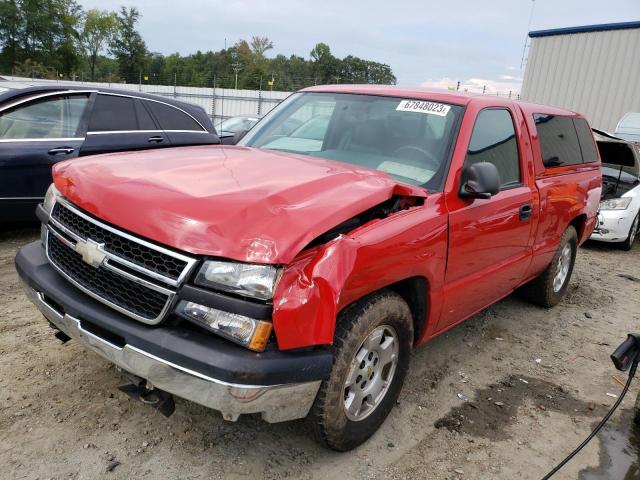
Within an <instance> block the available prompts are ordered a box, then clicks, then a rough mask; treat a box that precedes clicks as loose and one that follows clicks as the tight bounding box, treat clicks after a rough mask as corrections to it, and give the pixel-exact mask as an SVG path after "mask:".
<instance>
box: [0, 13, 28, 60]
mask: <svg viewBox="0 0 640 480" xmlns="http://www.w3.org/2000/svg"><path fill="white" fill-rule="evenodd" d="M23 23H24V22H23V21H22V18H21V15H20V7H19V5H18V2H17V1H16V0H2V1H0V47H1V48H0V69H2V70H5V71H9V70H11V68H12V67H13V66H14V65H15V64H16V62H17V61H18V60H19V57H20V50H21V47H22V45H21V41H22V27H23Z"/></svg>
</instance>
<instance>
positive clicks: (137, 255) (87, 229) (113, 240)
mask: <svg viewBox="0 0 640 480" xmlns="http://www.w3.org/2000/svg"><path fill="white" fill-rule="evenodd" d="M51 216H52V217H53V218H54V219H55V220H57V221H58V222H60V223H61V224H62V225H64V226H65V227H67V228H68V229H69V230H71V231H72V232H73V233H75V234H77V235H78V236H80V237H82V238H84V239H87V238H91V239H92V240H94V241H96V242H98V243H104V249H105V250H106V251H107V252H110V253H113V254H114V255H118V256H119V257H122V258H123V259H126V260H128V261H130V262H132V263H135V264H136V265H139V266H141V267H144V268H148V269H149V270H152V271H154V272H156V273H159V274H160V275H164V276H166V277H168V278H171V279H173V280H177V279H178V278H179V277H180V274H181V273H182V272H183V271H184V269H185V268H186V267H187V261H185V260H180V259H179V258H176V257H173V256H170V255H167V254H164V253H162V252H159V251H157V250H154V249H151V248H149V247H146V246H144V245H141V244H140V243H138V242H135V241H133V240H130V239H128V238H125V237H123V236H121V235H118V234H117V233H114V232H113V231H111V230H107V229H106V228H103V227H101V226H99V225H96V224H95V223H94V222H92V221H90V220H88V219H87V218H86V217H83V216H80V215H78V214H76V213H74V212H73V211H72V210H70V209H69V208H67V207H65V206H63V205H62V204H61V203H56V204H55V205H54V207H53V211H52V213H51Z"/></svg>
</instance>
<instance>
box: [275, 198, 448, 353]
mask: <svg viewBox="0 0 640 480" xmlns="http://www.w3.org/2000/svg"><path fill="white" fill-rule="evenodd" d="M425 200H426V201H425V204H424V205H421V206H416V207H413V208H409V209H406V210H401V211H398V212H396V213H393V214H391V215H389V216H388V217H386V218H382V219H376V220H373V221H371V222H369V223H367V224H365V225H362V226H361V227H358V228H356V229H355V230H354V231H352V232H349V233H347V234H345V235H340V236H338V237H337V238H335V239H333V240H331V241H328V242H327V243H324V244H323V245H319V246H316V247H313V248H311V249H308V250H305V251H303V252H302V253H300V254H299V255H298V257H296V259H295V260H294V261H293V262H292V263H290V264H289V265H288V266H287V267H286V268H285V269H284V271H283V274H282V277H281V279H280V281H279V283H278V286H277V288H276V292H275V295H274V299H273V326H274V331H275V336H276V339H277V341H278V348H279V349H280V350H289V349H295V348H304V347H309V346H314V345H328V344H331V343H332V342H333V336H334V330H335V323H336V319H337V318H338V315H339V313H340V311H341V310H342V309H343V308H344V307H346V306H347V305H349V304H351V303H352V302H354V301H356V300H358V299H360V298H362V297H364V296H366V295H367V294H369V293H371V292H374V291H376V290H379V289H381V288H385V287H387V286H389V285H392V284H394V283H396V282H399V281H402V280H406V279H409V278H412V277H422V278H424V279H425V280H426V282H427V284H428V285H429V289H428V291H426V292H424V295H426V296H427V303H428V305H429V308H428V310H429V311H428V312H427V316H428V320H429V321H428V322H427V326H426V327H425V329H424V331H422V332H421V335H420V337H419V338H417V344H421V343H423V342H424V341H426V340H427V339H428V336H429V335H430V334H431V333H432V332H433V330H434V329H435V326H436V323H437V318H438V317H439V313H440V312H439V310H440V304H441V301H440V297H439V296H440V295H441V294H442V288H441V287H442V281H443V278H444V269H445V264H446V247H447V216H446V215H442V214H441V211H442V209H443V208H444V206H443V199H442V195H441V194H435V195H431V196H429V197H427V198H426V199H425ZM420 320H426V319H420Z"/></svg>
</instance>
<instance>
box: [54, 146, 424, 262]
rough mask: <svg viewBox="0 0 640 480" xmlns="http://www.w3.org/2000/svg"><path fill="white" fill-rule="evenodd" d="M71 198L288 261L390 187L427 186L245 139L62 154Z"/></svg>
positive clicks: (184, 246)
mask: <svg viewBox="0 0 640 480" xmlns="http://www.w3.org/2000/svg"><path fill="white" fill-rule="evenodd" d="M53 176H54V182H55V184H56V187H57V188H58V190H60V192H61V193H62V194H63V195H64V196H65V197H66V198H67V199H69V200H70V201H71V202H73V203H74V204H76V205H77V206H79V207H80V208H82V209H84V210H86V211H87V212H89V213H91V214H93V215H95V216H96V217H98V218H100V219H102V220H105V221H107V222H109V223H111V224H113V225H115V226H118V227H120V228H122V229H124V230H127V231H129V232H132V233H134V234H137V235H139V236H142V237H146V238H148V239H150V240H152V241H155V242H157V243H160V244H163V245H167V246H170V247H173V248H175V249H178V250H182V251H185V252H190V253H192V254H197V255H208V256H216V257H224V258H231V259H235V260H239V261H246V262H256V263H272V264H287V263H289V262H291V260H293V258H294V257H295V256H296V255H297V254H298V253H299V252H300V251H301V250H302V249H303V248H304V247H305V246H306V245H308V244H309V242H310V241H311V240H313V239H314V238H316V237H317V236H318V235H320V234H322V233H324V232H326V231H327V230H329V229H331V228H332V227H335V226H336V225H338V224H340V223H341V222H344V221H346V220H348V219H350V218H351V217H353V216H355V215H357V214H359V213H361V212H363V211H365V210H367V209H368V208H371V207H373V206H375V205H377V204H379V203H381V202H383V201H385V200H387V199H389V198H390V197H391V196H393V195H408V196H416V197H425V196H426V192H425V190H423V189H421V188H418V187H413V186H410V185H406V184H402V183H398V182H396V181H395V180H393V179H392V178H391V177H389V176H388V175H387V174H386V173H383V172H380V171H377V170H371V169H368V168H364V167H358V166H355V165H349V164H346V163H342V162H335V161H330V160H324V159H320V158H315V157H307V156H303V155H294V154H289V153H283V152H277V151H273V150H258V149H252V148H245V147H235V146H234V147H228V146H202V147H186V148H169V149H158V150H149V151H146V152H127V153H116V154H107V155H98V156H94V157H87V158H80V159H75V160H70V161H67V162H61V163H58V164H56V165H55V167H54V169H53Z"/></svg>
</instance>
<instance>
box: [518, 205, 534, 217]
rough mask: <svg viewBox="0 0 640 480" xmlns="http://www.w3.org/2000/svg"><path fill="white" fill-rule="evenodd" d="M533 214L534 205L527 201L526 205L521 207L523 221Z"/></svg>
mask: <svg viewBox="0 0 640 480" xmlns="http://www.w3.org/2000/svg"><path fill="white" fill-rule="evenodd" d="M532 214H533V207H532V206H531V204H530V203H527V204H526V205H522V206H521V207H520V220H522V221H525V220H529V219H530V218H531V215H532Z"/></svg>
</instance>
